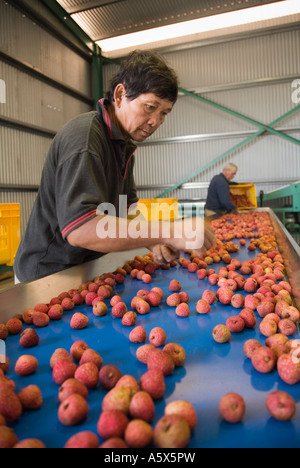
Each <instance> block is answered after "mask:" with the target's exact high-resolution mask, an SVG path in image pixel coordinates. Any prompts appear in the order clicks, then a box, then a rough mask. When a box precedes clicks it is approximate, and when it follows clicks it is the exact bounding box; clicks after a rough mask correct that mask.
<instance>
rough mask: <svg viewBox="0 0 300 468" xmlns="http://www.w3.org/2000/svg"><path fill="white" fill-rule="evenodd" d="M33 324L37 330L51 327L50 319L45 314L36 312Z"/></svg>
mask: <svg viewBox="0 0 300 468" xmlns="http://www.w3.org/2000/svg"><path fill="white" fill-rule="evenodd" d="M32 322H33V325H34V326H36V327H37V328H45V327H47V326H48V325H49V322H50V317H49V316H48V315H47V314H44V313H43V312H38V311H35V312H34V314H33V316H32Z"/></svg>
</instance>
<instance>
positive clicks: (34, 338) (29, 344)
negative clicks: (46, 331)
mask: <svg viewBox="0 0 300 468" xmlns="http://www.w3.org/2000/svg"><path fill="white" fill-rule="evenodd" d="M39 341H40V338H39V335H38V334H37V332H36V331H35V330H33V329H32V328H26V329H25V330H24V331H23V332H22V333H21V337H20V345H21V346H22V347H23V348H33V347H34V346H37V345H38V344H39Z"/></svg>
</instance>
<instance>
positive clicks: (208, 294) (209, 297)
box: [202, 289, 216, 305]
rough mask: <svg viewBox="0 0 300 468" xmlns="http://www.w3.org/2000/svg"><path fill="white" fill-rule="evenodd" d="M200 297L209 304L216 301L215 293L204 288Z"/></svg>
mask: <svg viewBox="0 0 300 468" xmlns="http://www.w3.org/2000/svg"><path fill="white" fill-rule="evenodd" d="M202 299H204V300H205V301H207V302H208V303H209V305H212V304H213V303H214V302H215V301H216V295H215V293H214V292H213V291H210V290H209V289H206V290H205V291H204V292H203V294H202Z"/></svg>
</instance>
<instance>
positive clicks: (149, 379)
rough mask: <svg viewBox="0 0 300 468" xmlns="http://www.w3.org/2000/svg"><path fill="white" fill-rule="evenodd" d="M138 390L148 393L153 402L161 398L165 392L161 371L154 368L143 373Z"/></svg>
mask: <svg viewBox="0 0 300 468" xmlns="http://www.w3.org/2000/svg"><path fill="white" fill-rule="evenodd" d="M140 388H141V390H143V391H145V392H148V393H149V395H150V396H151V397H152V398H153V400H159V399H160V398H162V397H163V396H164V394H165V391H166V384H165V379H164V374H163V373H162V371H161V370H160V369H157V368H156V369H152V370H149V371H148V372H145V374H143V375H142V376H141V379H140Z"/></svg>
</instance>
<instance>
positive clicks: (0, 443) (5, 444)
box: [0, 426, 18, 449]
mask: <svg viewBox="0 0 300 468" xmlns="http://www.w3.org/2000/svg"><path fill="white" fill-rule="evenodd" d="M17 443H18V437H17V435H16V433H15V431H14V430H13V429H12V428H10V427H7V426H0V449H10V448H13V447H14V446H15V445H16V444H17Z"/></svg>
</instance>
